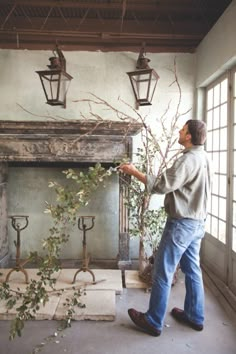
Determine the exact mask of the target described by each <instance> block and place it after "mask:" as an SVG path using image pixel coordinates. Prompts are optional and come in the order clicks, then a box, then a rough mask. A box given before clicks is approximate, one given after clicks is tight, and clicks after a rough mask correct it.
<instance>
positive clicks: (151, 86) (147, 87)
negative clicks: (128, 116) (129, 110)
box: [127, 46, 159, 106]
mask: <svg viewBox="0 0 236 354" xmlns="http://www.w3.org/2000/svg"><path fill="white" fill-rule="evenodd" d="M149 62H150V59H148V58H145V57H144V46H143V47H142V48H141V50H140V53H139V57H138V60H137V64H136V69H137V70H135V71H131V72H128V73H127V74H128V76H129V79H130V82H131V85H132V89H133V92H134V96H135V100H136V102H137V103H138V104H139V106H148V105H151V104H152V103H151V102H152V99H153V95H154V92H155V89H156V85H157V81H158V80H159V75H158V74H157V72H156V71H155V70H154V69H151V68H150V67H149V65H148V63H149Z"/></svg>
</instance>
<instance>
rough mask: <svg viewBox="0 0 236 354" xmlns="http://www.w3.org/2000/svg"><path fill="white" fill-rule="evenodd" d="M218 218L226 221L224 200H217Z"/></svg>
mask: <svg viewBox="0 0 236 354" xmlns="http://www.w3.org/2000/svg"><path fill="white" fill-rule="evenodd" d="M219 206H220V207H219V217H220V219H222V220H225V221H226V199H224V198H219Z"/></svg>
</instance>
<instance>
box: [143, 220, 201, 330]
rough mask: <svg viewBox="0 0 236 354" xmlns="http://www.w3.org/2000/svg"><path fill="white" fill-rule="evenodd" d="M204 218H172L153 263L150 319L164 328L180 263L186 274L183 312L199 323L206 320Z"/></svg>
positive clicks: (152, 322) (147, 313) (148, 319)
mask: <svg viewBox="0 0 236 354" xmlns="http://www.w3.org/2000/svg"><path fill="white" fill-rule="evenodd" d="M204 224H205V223H204V221H201V220H193V219H171V218H169V219H168V220H167V222H166V225H165V229H164V232H163V235H162V239H161V242H160V246H159V248H158V252H157V255H156V257H155V262H154V274H153V285H152V291H151V296H150V302H149V309H148V311H147V312H146V313H145V316H146V319H147V321H148V322H149V323H150V324H152V325H153V326H154V327H155V328H157V329H158V330H162V327H163V323H164V317H165V313H166V309H167V304H168V299H169V295H170V290H171V285H172V279H173V275H174V273H175V270H176V268H177V265H178V264H180V267H181V270H182V272H183V273H184V274H185V288H186V295H185V301H184V312H185V314H186V316H187V317H188V319H189V320H191V321H192V322H194V323H196V324H203V321H204V288H203V281H202V272H201V268H200V258H199V252H200V246H201V240H202V238H203V236H204V233H205V230H204V227H205V225H204Z"/></svg>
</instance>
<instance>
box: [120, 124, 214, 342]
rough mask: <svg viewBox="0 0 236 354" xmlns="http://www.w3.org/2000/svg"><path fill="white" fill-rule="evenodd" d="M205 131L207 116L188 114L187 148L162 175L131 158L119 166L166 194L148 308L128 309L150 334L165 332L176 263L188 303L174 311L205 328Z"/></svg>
mask: <svg viewBox="0 0 236 354" xmlns="http://www.w3.org/2000/svg"><path fill="white" fill-rule="evenodd" d="M206 133H207V131H206V125H205V123H204V122H202V121H200V120H193V119H191V120H188V121H187V122H186V123H185V125H184V126H183V128H182V129H181V130H180V131H179V144H181V145H182V146H184V148H185V149H184V150H183V154H182V155H181V156H180V157H179V158H178V159H177V160H176V161H175V163H174V164H173V166H172V167H170V168H168V169H167V170H166V171H165V172H164V173H163V174H162V176H161V177H160V178H159V179H157V178H156V176H151V175H147V176H146V175H145V174H143V173H141V172H140V171H139V170H137V169H136V168H135V166H133V165H132V164H123V165H121V166H120V170H121V172H123V173H126V174H129V175H132V176H134V177H136V178H137V179H138V180H140V181H141V182H142V183H144V184H145V185H146V188H147V189H148V190H149V191H151V192H152V193H158V194H165V201H164V205H165V210H166V212H167V216H168V217H167V221H166V225H165V229H164V231H163V235H162V239H161V242H160V246H159V249H158V253H157V255H156V257H155V262H154V274H153V284H152V290H151V296H150V302H149V309H148V310H147V312H146V313H142V312H138V311H136V310H135V309H129V310H128V314H129V316H130V318H131V320H132V321H133V322H134V323H135V325H137V326H138V327H139V328H141V329H142V330H144V331H145V332H146V333H148V334H150V335H152V336H159V335H160V334H161V331H162V328H163V323H164V316H165V313H166V309H167V305H168V299H169V294H170V289H171V284H172V278H173V275H174V272H175V270H176V267H177V265H178V264H180V267H181V270H182V272H183V273H184V274H185V288H186V295H185V301H184V309H183V310H182V309H179V308H176V307H175V308H173V309H172V311H171V314H172V316H173V317H174V318H175V319H176V320H177V321H179V322H182V323H185V324H187V325H189V326H190V327H191V328H193V329H195V330H197V331H201V330H202V329H203V322H204V289H203V281H202V273H201V268H200V260H199V253H200V245H201V240H202V238H203V236H204V233H205V231H204V225H205V219H206V216H207V200H208V197H209V194H210V184H211V171H210V164H209V160H208V158H207V155H206V152H205V151H204V147H203V145H204V143H205V140H206Z"/></svg>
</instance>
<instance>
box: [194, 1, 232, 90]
mask: <svg viewBox="0 0 236 354" xmlns="http://www.w3.org/2000/svg"><path fill="white" fill-rule="evenodd" d="M235 18H236V0H233V1H232V3H231V4H230V5H229V7H228V8H227V9H226V10H225V12H224V14H223V15H222V16H221V17H220V19H219V20H218V21H217V23H216V24H215V26H214V27H213V28H212V29H211V30H210V31H209V33H208V34H207V35H206V37H205V38H204V39H203V41H202V42H201V43H200V45H199V46H198V48H197V51H196V58H197V70H196V87H197V88H198V87H204V86H206V85H207V84H209V83H210V82H211V81H213V80H214V79H215V78H216V77H218V76H220V75H221V74H223V73H224V72H225V71H226V70H227V69H229V68H230V67H232V66H233V65H235V64H236V46H235V33H236V21H235Z"/></svg>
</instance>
